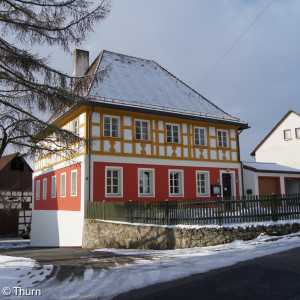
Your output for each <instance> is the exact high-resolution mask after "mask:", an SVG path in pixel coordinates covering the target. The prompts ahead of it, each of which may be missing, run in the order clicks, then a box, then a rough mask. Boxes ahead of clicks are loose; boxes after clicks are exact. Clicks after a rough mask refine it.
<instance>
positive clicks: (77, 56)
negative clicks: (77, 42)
mask: <svg viewBox="0 0 300 300" xmlns="http://www.w3.org/2000/svg"><path fill="white" fill-rule="evenodd" d="M88 67H89V52H88V51H85V50H80V49H75V50H74V51H73V76H74V77H76V76H83V75H84V74H85V72H86V70H87V69H88Z"/></svg>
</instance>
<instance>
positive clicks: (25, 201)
mask: <svg viewBox="0 0 300 300" xmlns="http://www.w3.org/2000/svg"><path fill="white" fill-rule="evenodd" d="M32 172H33V170H32V169H31V167H30V166H29V165H28V163H27V162H26V160H25V159H24V157H23V155H21V154H19V153H14V154H10V155H6V156H2V158H0V224H1V226H0V234H1V235H17V234H18V235H20V234H21V233H22V230H23V229H24V227H25V224H29V223H30V222H31V194H32Z"/></svg>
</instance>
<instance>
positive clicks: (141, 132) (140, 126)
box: [135, 120, 150, 141]
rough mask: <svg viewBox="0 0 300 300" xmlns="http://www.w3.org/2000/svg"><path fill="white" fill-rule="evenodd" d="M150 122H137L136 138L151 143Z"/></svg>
mask: <svg viewBox="0 0 300 300" xmlns="http://www.w3.org/2000/svg"><path fill="white" fill-rule="evenodd" d="M149 127H150V126H149V121H143V120H135V138H136V139H137V140H145V141H149V136H150V134H149Z"/></svg>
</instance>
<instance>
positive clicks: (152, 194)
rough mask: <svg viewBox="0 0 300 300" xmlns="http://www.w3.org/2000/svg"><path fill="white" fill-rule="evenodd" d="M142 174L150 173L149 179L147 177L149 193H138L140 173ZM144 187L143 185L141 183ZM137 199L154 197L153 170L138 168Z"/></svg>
mask: <svg viewBox="0 0 300 300" xmlns="http://www.w3.org/2000/svg"><path fill="white" fill-rule="evenodd" d="M142 172H150V177H149V183H150V184H149V187H150V192H149V193H144V192H142V193H141V192H140V180H141V179H142V180H143V178H141V176H140V175H141V173H142ZM143 187H144V183H143ZM138 197H141V198H142V197H155V169H147V168H138Z"/></svg>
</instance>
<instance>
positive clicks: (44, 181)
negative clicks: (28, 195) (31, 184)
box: [42, 178, 48, 200]
mask: <svg viewBox="0 0 300 300" xmlns="http://www.w3.org/2000/svg"><path fill="white" fill-rule="evenodd" d="M45 183H46V191H45ZM47 185H48V184H47V178H43V193H42V199H43V200H46V199H47V188H48V187H47Z"/></svg>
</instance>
